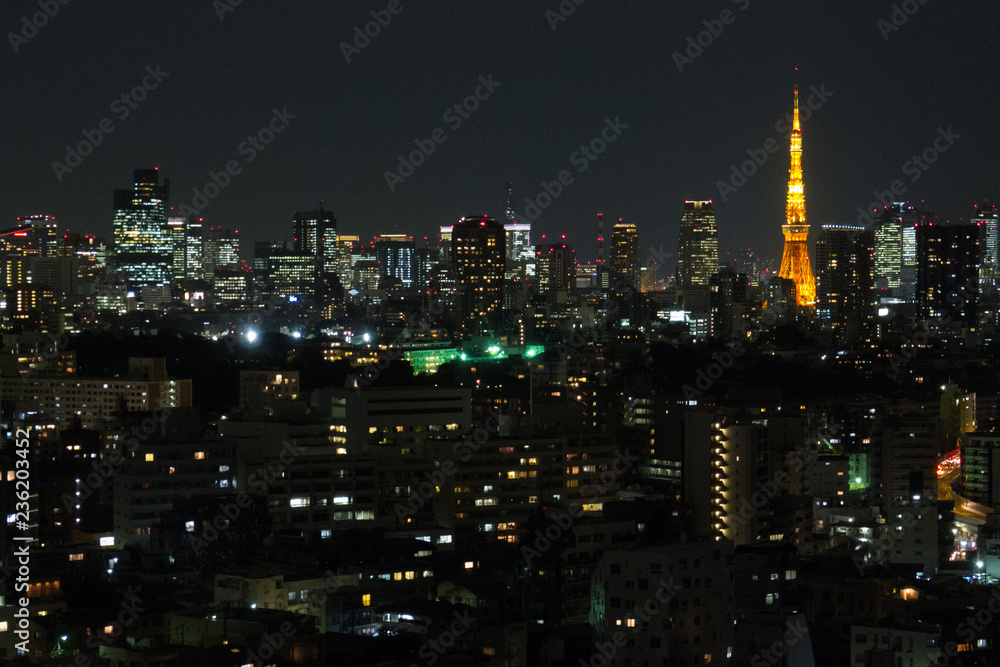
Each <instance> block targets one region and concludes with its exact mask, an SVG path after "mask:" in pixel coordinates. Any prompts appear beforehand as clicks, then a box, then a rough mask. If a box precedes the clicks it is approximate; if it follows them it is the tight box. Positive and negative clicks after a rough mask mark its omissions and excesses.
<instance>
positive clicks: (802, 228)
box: [778, 85, 816, 308]
mask: <svg viewBox="0 0 1000 667" xmlns="http://www.w3.org/2000/svg"><path fill="white" fill-rule="evenodd" d="M791 154H792V166H791V168H790V169H789V171H788V202H787V204H786V206H785V224H784V225H783V226H782V228H781V231H782V234H783V235H784V237H785V250H784V252H783V253H782V255H781V270H780V271H778V275H779V276H780V277H781V278H790V279H791V280H794V281H795V295H796V297H795V298H796V299H797V302H796V304H797V305H799V306H804V307H806V308H814V307H815V303H816V278H815V277H814V276H813V270H812V262H811V261H810V259H809V225H808V224H807V223H806V194H805V185H804V184H803V181H802V124H801V123H800V122H799V87H798V85H796V86H795V112H794V115H793V120H792V137H791Z"/></svg>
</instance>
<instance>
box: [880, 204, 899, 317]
mask: <svg viewBox="0 0 1000 667" xmlns="http://www.w3.org/2000/svg"><path fill="white" fill-rule="evenodd" d="M902 272H903V216H902V211H901V210H900V208H899V207H897V206H895V205H893V206H892V207H886V208H885V209H883V210H882V213H881V214H880V215H879V217H878V219H877V220H876V221H875V288H876V289H877V290H879V297H880V299H882V300H887V299H892V298H899V296H900V289H901V286H902Z"/></svg>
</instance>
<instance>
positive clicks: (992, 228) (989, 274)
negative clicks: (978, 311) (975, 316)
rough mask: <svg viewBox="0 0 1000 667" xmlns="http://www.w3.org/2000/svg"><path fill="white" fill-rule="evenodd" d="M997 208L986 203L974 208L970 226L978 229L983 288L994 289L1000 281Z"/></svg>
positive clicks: (999, 242) (999, 239)
mask: <svg viewBox="0 0 1000 667" xmlns="http://www.w3.org/2000/svg"><path fill="white" fill-rule="evenodd" d="M998 222H1000V220H998V218H997V207H996V206H995V205H993V204H990V203H988V202H987V203H986V204H983V205H982V206H979V207H977V208H976V214H975V215H974V216H973V218H972V224H974V225H976V226H978V227H979V239H980V243H981V244H982V247H981V248H980V250H981V252H982V264H981V271H980V283H981V284H983V286H984V287H989V288H993V289H995V288H996V287H997V284H998V279H1000V229H998V228H997V226H998Z"/></svg>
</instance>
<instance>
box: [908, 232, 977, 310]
mask: <svg viewBox="0 0 1000 667" xmlns="http://www.w3.org/2000/svg"><path fill="white" fill-rule="evenodd" d="M980 250H981V247H980V243H979V226H978V225H972V224H958V225H937V224H932V223H928V224H925V225H920V226H919V227H917V313H918V314H919V315H921V316H922V317H940V318H947V319H948V320H954V321H958V320H960V321H962V322H963V323H965V324H966V325H967V326H975V325H976V323H977V318H978V308H977V307H978V303H977V297H978V293H979V262H980Z"/></svg>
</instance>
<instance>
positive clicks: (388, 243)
mask: <svg viewBox="0 0 1000 667" xmlns="http://www.w3.org/2000/svg"><path fill="white" fill-rule="evenodd" d="M415 252H416V247H415V246H414V245H413V237H412V236H406V235H405V234H381V235H379V237H378V238H376V239H375V260H376V261H377V262H378V264H379V274H380V275H382V276H387V277H391V278H396V279H397V280H399V282H400V284H401V285H402V286H403V287H413V286H414V284H415V282H414V273H415V267H414V262H415V255H414V253H415Z"/></svg>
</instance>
